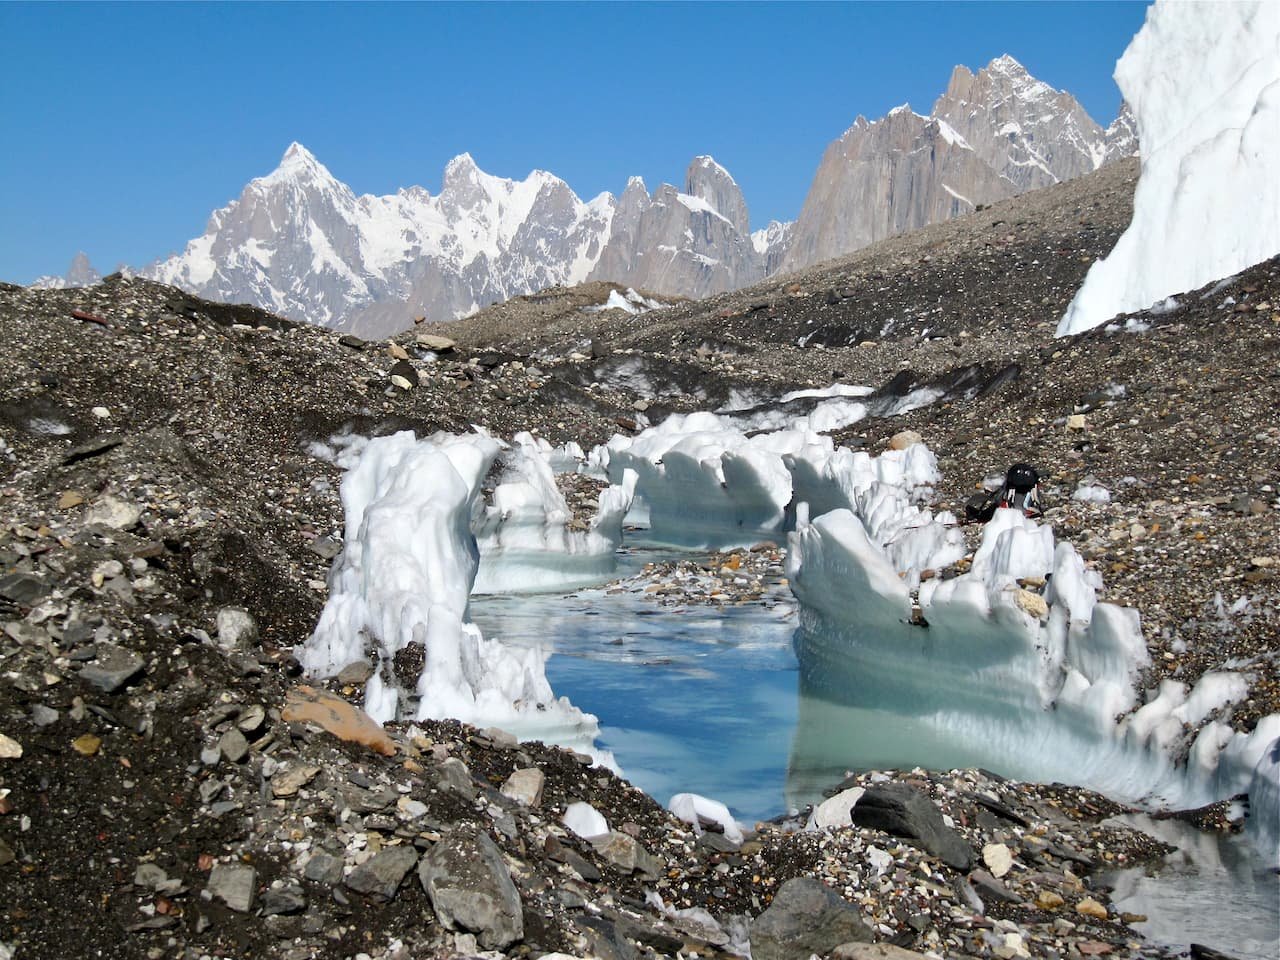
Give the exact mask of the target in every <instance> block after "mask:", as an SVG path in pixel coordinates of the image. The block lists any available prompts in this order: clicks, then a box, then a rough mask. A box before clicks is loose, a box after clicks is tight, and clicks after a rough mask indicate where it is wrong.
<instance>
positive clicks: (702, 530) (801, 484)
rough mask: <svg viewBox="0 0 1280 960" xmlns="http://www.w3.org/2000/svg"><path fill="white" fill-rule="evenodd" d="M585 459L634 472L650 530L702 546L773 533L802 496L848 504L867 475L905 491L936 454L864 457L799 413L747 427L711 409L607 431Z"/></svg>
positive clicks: (931, 476)
mask: <svg viewBox="0 0 1280 960" xmlns="http://www.w3.org/2000/svg"><path fill="white" fill-rule="evenodd" d="M591 460H592V462H593V463H594V464H596V465H598V466H600V467H601V468H602V469H604V470H605V471H606V472H607V475H608V476H609V478H610V479H611V480H612V481H613V482H614V483H620V482H622V481H623V479H624V477H625V476H626V474H627V473H628V472H630V473H632V474H634V475H635V481H634V483H635V487H634V491H635V495H636V496H637V497H639V498H641V499H642V500H643V501H644V504H645V506H647V508H648V522H649V537H650V539H652V540H655V541H657V542H659V543H667V544H672V545H674V546H681V547H690V548H706V549H724V548H728V547H737V546H744V545H747V544H751V543H755V542H758V541H759V540H761V539H779V540H780V539H781V538H782V536H783V535H784V534H785V533H786V531H787V530H789V529H791V528H792V526H793V525H794V520H795V507H796V504H798V503H801V502H804V503H807V504H809V505H810V510H811V512H814V513H817V512H825V511H826V510H831V509H835V508H837V507H848V506H851V505H852V504H853V502H854V499H855V498H856V497H857V496H858V495H859V493H860V492H862V491H865V490H867V489H868V488H869V487H871V486H872V485H873V484H876V483H882V484H886V485H893V486H895V487H896V488H900V489H901V491H902V493H903V496H904V497H906V496H907V495H908V494H909V493H910V492H912V491H918V490H922V489H927V488H928V487H929V485H930V484H932V483H934V482H935V481H936V480H937V479H938V471H937V461H936V459H935V458H934V456H933V454H932V453H931V452H930V451H929V449H928V448H927V447H926V446H924V445H923V444H914V445H912V446H910V447H908V448H907V449H905V450H891V451H887V452H886V453H884V454H882V455H881V456H879V457H871V456H870V455H868V454H867V453H865V452H861V451H860V452H856V453H855V452H853V451H850V450H847V449H840V450H837V449H836V448H835V445H834V444H833V443H832V441H831V438H830V437H827V436H823V435H821V434H819V433H817V432H815V431H813V430H812V429H809V427H808V425H807V420H806V419H805V418H800V419H793V420H791V421H790V422H789V425H788V426H786V427H784V428H782V429H776V430H773V431H771V432H768V433H756V434H752V435H750V436H748V435H746V434H744V433H742V432H741V431H740V430H739V429H737V425H736V424H735V422H734V421H733V420H732V418H731V417H726V416H722V415H717V414H714V413H691V414H687V415H674V416H671V417H668V418H667V419H666V420H664V421H663V422H662V423H661V424H658V425H657V426H654V427H650V428H648V429H646V430H644V431H642V432H641V433H639V434H637V435H636V436H635V437H622V436H616V437H614V438H613V439H612V440H611V441H610V442H609V443H608V445H607V446H606V447H605V448H603V449H597V450H596V451H593V452H592V456H591Z"/></svg>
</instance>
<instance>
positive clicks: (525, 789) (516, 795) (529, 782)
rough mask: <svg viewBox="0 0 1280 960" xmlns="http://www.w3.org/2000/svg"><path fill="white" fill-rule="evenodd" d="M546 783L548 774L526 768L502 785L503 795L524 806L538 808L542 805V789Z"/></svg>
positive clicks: (512, 775) (513, 773)
mask: <svg viewBox="0 0 1280 960" xmlns="http://www.w3.org/2000/svg"><path fill="white" fill-rule="evenodd" d="M546 782H547V777H546V774H544V773H543V772H542V771H541V770H539V769H538V768H537V767H525V768H523V769H521V770H516V771H513V772H512V774H511V776H509V777H507V779H506V782H505V783H503V785H502V795H503V796H504V797H506V798H508V799H510V800H514V801H515V802H516V803H518V804H521V805H522V806H526V807H537V806H538V805H539V804H541V803H542V788H543V786H544V785H545V784H546Z"/></svg>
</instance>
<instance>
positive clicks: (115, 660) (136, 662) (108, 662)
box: [80, 643, 146, 693]
mask: <svg viewBox="0 0 1280 960" xmlns="http://www.w3.org/2000/svg"><path fill="white" fill-rule="evenodd" d="M145 666H146V661H145V660H143V659H142V656H141V655H140V654H137V653H134V652H133V651H132V650H126V649H125V648H124V647H118V646H116V645H115V644H113V643H100V644H98V645H97V659H96V660H95V661H94V662H93V663H90V664H87V665H86V666H84V667H83V668H82V669H81V670H80V679H81V680H83V681H84V682H85V683H87V684H89V686H91V687H93V688H94V689H96V690H100V691H102V692H103V693H115V692H117V691H118V690H122V689H123V688H124V687H126V686H128V685H129V683H130V681H132V680H133V679H134V678H135V677H137V676H138V674H140V673H141V672H142V670H143V667H145Z"/></svg>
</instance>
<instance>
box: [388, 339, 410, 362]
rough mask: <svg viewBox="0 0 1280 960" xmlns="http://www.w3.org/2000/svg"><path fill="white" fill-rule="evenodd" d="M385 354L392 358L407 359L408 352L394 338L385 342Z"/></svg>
mask: <svg viewBox="0 0 1280 960" xmlns="http://www.w3.org/2000/svg"><path fill="white" fill-rule="evenodd" d="M387 355H388V356H389V357H391V359H392V360H408V359H409V352H408V351H407V350H405V348H404V347H402V346H400V344H398V343H396V342H395V341H394V340H392V341H391V342H390V343H388V344H387Z"/></svg>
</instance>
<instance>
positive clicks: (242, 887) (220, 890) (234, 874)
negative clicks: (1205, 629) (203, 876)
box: [205, 863, 258, 913]
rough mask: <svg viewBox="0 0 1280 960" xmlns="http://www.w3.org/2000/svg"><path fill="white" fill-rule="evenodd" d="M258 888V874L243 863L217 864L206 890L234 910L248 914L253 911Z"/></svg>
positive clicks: (210, 874)
mask: <svg viewBox="0 0 1280 960" xmlns="http://www.w3.org/2000/svg"><path fill="white" fill-rule="evenodd" d="M257 886H258V874H257V871H255V870H254V869H253V867H250V866H247V865H245V864H242V863H215V864H214V865H213V869H212V870H210V871H209V883H208V885H207V886H206V887H205V889H207V890H208V891H209V893H210V894H211V895H212V896H214V897H216V898H217V899H219V900H221V901H222V902H223V903H225V904H226V905H227V906H228V907H230V908H231V909H232V910H236V911H238V912H240V913H248V912H249V911H250V910H252V909H253V898H254V895H255V894H256V893H257Z"/></svg>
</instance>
